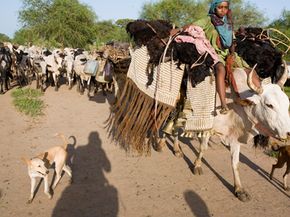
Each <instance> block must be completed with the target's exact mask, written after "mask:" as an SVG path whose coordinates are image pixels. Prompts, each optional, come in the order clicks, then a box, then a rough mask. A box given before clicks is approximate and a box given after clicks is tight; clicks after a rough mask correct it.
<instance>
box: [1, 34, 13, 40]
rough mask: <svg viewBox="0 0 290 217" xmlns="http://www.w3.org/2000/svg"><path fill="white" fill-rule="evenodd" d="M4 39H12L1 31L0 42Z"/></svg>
mask: <svg viewBox="0 0 290 217" xmlns="http://www.w3.org/2000/svg"><path fill="white" fill-rule="evenodd" d="M4 41H11V39H10V38H9V37H8V36H7V35H5V34H3V33H0V42H4Z"/></svg>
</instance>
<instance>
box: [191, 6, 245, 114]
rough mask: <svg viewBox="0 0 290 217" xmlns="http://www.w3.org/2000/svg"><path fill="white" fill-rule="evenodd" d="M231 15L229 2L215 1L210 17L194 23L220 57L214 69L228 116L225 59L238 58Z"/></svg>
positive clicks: (218, 90)
mask: <svg viewBox="0 0 290 217" xmlns="http://www.w3.org/2000/svg"><path fill="white" fill-rule="evenodd" d="M231 15H232V13H231V10H230V1H229V0H213V1H212V2H211V5H210V9H209V12H208V16H207V17H206V18H204V19H201V20H199V21H197V22H195V23H194V25H197V26H200V27H201V28H202V29H203V31H204V32H205V35H206V37H207V39H208V40H209V41H210V44H211V45H212V47H213V48H214V49H215V51H216V53H217V55H218V56H219V62H218V63H216V64H215V65H214V69H215V71H216V86H217V92H218V95H219V97H220V101H221V107H222V108H221V110H220V113H221V114H226V113H227V112H228V110H229V109H228V106H227V103H226V97H225V95H226V92H225V91H226V88H225V76H226V69H225V59H226V58H227V57H228V56H229V55H232V56H233V57H235V56H236V57H237V55H236V54H235V53H234V43H233V39H234V38H233V37H234V33H233V22H232V16H231ZM237 59H238V60H239V63H240V66H241V67H249V66H248V65H247V64H246V63H245V62H244V61H242V60H241V59H240V58H237Z"/></svg>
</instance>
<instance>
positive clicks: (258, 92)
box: [247, 64, 263, 94]
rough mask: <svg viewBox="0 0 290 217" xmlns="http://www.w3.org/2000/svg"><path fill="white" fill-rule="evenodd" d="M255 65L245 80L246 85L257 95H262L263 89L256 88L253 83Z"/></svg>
mask: <svg viewBox="0 0 290 217" xmlns="http://www.w3.org/2000/svg"><path fill="white" fill-rule="evenodd" d="M256 66H257V64H255V65H254V67H253V68H252V70H251V72H250V74H249V75H248V79H247V83H248V86H249V87H250V89H251V90H253V91H254V92H256V93H257V94H262V93H263V88H262V86H261V87H257V86H256V85H255V84H254V83H253V74H254V72H255V68H256Z"/></svg>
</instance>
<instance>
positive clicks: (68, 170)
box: [62, 165, 72, 183]
mask: <svg viewBox="0 0 290 217" xmlns="http://www.w3.org/2000/svg"><path fill="white" fill-rule="evenodd" d="M62 169H63V170H64V171H65V172H66V173H67V174H68V175H69V177H70V183H72V170H71V168H70V167H69V166H68V165H64V166H63V168H62Z"/></svg>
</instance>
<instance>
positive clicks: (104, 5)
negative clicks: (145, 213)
mask: <svg viewBox="0 0 290 217" xmlns="http://www.w3.org/2000/svg"><path fill="white" fill-rule="evenodd" d="M79 1H80V2H81V3H85V4H87V5H89V6H91V7H92V9H93V10H94V11H95V13H96V15H97V16H98V20H99V21H101V20H118V19H122V18H131V19H137V18H138V16H139V14H140V12H141V9H142V6H143V4H144V3H148V2H157V1H158V0H123V1H122V0H79ZM4 2H5V3H4ZM244 2H248V3H250V4H251V5H253V6H255V7H256V8H257V9H258V10H259V11H261V12H263V13H265V15H266V17H268V18H269V19H270V20H272V19H277V18H279V16H280V15H281V14H282V11H283V9H286V10H290V3H289V0H275V1H274V0H244ZM21 6H22V0H5V1H1V13H0V33H3V34H5V35H8V36H9V37H13V35H14V33H15V31H17V30H18V29H19V28H20V27H21V26H20V23H19V22H18V19H17V18H18V11H19V10H20V9H21Z"/></svg>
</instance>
